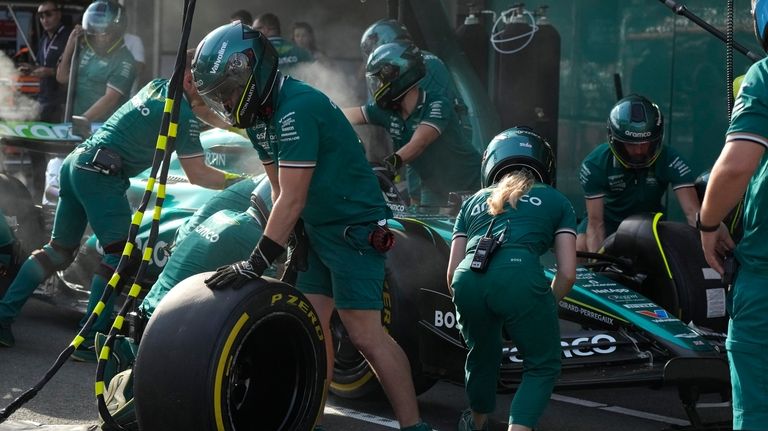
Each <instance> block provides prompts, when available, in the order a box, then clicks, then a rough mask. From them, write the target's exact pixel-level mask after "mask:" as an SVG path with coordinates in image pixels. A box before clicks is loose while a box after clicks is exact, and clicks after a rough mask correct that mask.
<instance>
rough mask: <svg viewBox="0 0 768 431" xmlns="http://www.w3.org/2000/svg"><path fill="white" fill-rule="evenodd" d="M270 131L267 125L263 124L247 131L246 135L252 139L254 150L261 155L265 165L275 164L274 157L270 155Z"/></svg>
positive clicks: (260, 158)
mask: <svg viewBox="0 0 768 431" xmlns="http://www.w3.org/2000/svg"><path fill="white" fill-rule="evenodd" d="M268 129H269V128H268V126H267V125H266V124H261V125H257V126H255V127H250V128H248V129H246V130H245V133H246V134H248V137H249V138H250V139H251V144H253V148H254V149H255V150H256V153H257V154H258V155H259V160H261V163H263V164H264V165H271V164H272V163H274V162H275V160H274V157H272V155H271V154H270V133H269V132H268Z"/></svg>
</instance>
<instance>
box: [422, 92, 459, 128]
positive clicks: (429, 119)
mask: <svg viewBox="0 0 768 431" xmlns="http://www.w3.org/2000/svg"><path fill="white" fill-rule="evenodd" d="M424 105H425V106H424V110H423V112H424V115H423V116H422V117H421V121H420V122H419V124H420V125H421V124H425V125H427V126H430V127H433V128H434V129H435V130H437V131H438V132H439V133H443V130H445V129H446V128H448V124H449V122H451V121H454V120H455V118H454V112H455V111H454V110H453V103H452V102H450V101H449V100H448V99H447V98H445V97H444V96H435V95H434V94H427V99H426V101H425V102H424Z"/></svg>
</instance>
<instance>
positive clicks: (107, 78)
mask: <svg viewBox="0 0 768 431" xmlns="http://www.w3.org/2000/svg"><path fill="white" fill-rule="evenodd" d="M80 52H81V54H80V62H79V64H78V67H77V87H75V88H76V93H75V101H74V105H73V107H72V112H74V114H75V115H81V114H83V113H84V112H85V111H87V110H88V108H90V107H91V106H92V105H93V104H94V103H96V101H97V100H99V99H100V98H101V96H103V95H104V93H105V92H106V91H107V87H109V88H112V89H113V90H115V91H117V92H118V93H120V94H122V96H123V98H122V100H120V103H123V102H125V100H127V99H128V96H129V95H130V94H131V87H132V86H133V81H134V80H135V79H136V63H135V62H134V60H133V55H132V54H131V52H130V51H128V48H126V47H125V45H123V46H121V47H120V48H118V49H116V50H114V51H112V52H111V53H110V54H108V55H107V56H106V57H100V56H98V55H96V53H95V52H94V51H93V50H92V49H91V48H90V47H89V46H88V45H87V44H84V45H81V46H80Z"/></svg>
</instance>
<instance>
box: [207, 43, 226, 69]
mask: <svg viewBox="0 0 768 431" xmlns="http://www.w3.org/2000/svg"><path fill="white" fill-rule="evenodd" d="M227 45H229V42H227V41H224V43H222V44H221V48H219V52H218V53H217V54H216V61H214V62H213V66H211V70H210V71H209V72H210V73H216V71H217V70H219V66H221V60H222V59H223V58H224V52H225V51H226V50H227Z"/></svg>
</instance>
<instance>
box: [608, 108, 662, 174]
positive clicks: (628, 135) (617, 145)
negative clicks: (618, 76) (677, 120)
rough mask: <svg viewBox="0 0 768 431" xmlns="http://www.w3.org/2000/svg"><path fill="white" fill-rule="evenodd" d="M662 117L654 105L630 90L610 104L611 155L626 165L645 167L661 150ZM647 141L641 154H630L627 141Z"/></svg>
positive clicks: (629, 144) (633, 143)
mask: <svg viewBox="0 0 768 431" xmlns="http://www.w3.org/2000/svg"><path fill="white" fill-rule="evenodd" d="M663 136H664V117H663V116H662V115H661V110H659V107H658V105H656V104H655V103H652V102H651V101H649V100H648V99H646V98H645V97H643V96H640V95H637V94H631V95H629V96H627V97H625V98H623V99H621V100H619V101H618V102H616V104H615V105H613V108H612V109H611V113H610V114H609V115H608V145H610V147H611V152H613V155H614V157H616V159H617V160H618V161H619V163H621V164H622V165H623V166H624V167H627V168H635V169H639V168H647V167H649V166H651V165H652V164H653V163H654V162H655V161H656V159H657V158H658V157H659V154H660V153H661V139H662V137H663ZM644 144H649V145H648V151H647V152H646V153H644V154H642V155H633V154H631V153H630V150H628V148H627V147H628V146H631V145H644Z"/></svg>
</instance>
